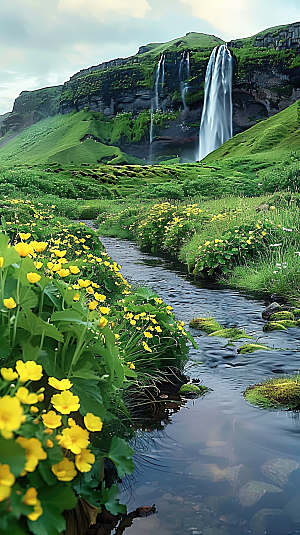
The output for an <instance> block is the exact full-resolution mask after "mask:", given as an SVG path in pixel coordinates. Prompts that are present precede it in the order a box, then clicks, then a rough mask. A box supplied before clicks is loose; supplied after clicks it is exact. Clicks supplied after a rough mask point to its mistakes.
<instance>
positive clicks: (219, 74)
mask: <svg viewBox="0 0 300 535" xmlns="http://www.w3.org/2000/svg"><path fill="white" fill-rule="evenodd" d="M232 61H233V60H232V56H231V54H230V51H229V50H228V48H227V45H221V46H217V47H215V48H214V50H213V51H212V53H211V56H210V59H209V62H208V65H207V70H206V75H205V86H204V106H203V111H202V117H201V124H200V132H199V157H198V160H200V161H201V160H203V158H205V156H207V155H208V154H210V153H211V152H212V151H214V150H216V149H218V148H219V147H220V146H221V145H223V143H225V141H227V140H228V139H230V138H231V137H232V70H233V64H232Z"/></svg>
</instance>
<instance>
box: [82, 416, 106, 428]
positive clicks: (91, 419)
mask: <svg viewBox="0 0 300 535" xmlns="http://www.w3.org/2000/svg"><path fill="white" fill-rule="evenodd" d="M84 425H85V427H86V428H87V429H88V430H89V431H101V429H102V427H103V423H102V421H101V418H99V416H94V414H92V413H91V412H88V413H87V414H86V415H85V417H84Z"/></svg>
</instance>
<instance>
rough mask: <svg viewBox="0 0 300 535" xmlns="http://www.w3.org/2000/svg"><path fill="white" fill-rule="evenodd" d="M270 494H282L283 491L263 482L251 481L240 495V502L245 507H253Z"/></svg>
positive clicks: (241, 490)
mask: <svg viewBox="0 0 300 535" xmlns="http://www.w3.org/2000/svg"><path fill="white" fill-rule="evenodd" d="M268 492H272V493H273V492H274V493H275V492H282V490H281V489H279V488H278V487H275V486H274V485H270V484H269V483H263V482H262V481H249V483H246V485H244V486H243V487H242V488H241V489H240V491H239V493H238V498H239V502H240V504H241V505H242V506H243V507H252V505H254V504H255V503H256V502H258V501H259V500H260V499H261V497H262V496H264V495H265V494H267V493H268Z"/></svg>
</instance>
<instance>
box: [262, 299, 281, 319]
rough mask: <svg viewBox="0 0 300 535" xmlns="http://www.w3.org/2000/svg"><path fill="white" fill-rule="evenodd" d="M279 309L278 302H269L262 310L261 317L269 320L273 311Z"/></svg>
mask: <svg viewBox="0 0 300 535" xmlns="http://www.w3.org/2000/svg"><path fill="white" fill-rule="evenodd" d="M280 310H282V308H281V306H280V304H279V303H276V302H274V303H271V304H270V305H269V306H268V307H267V308H265V310H263V311H262V318H263V319H264V320H267V321H269V319H270V318H271V316H272V314H275V312H279V311H280Z"/></svg>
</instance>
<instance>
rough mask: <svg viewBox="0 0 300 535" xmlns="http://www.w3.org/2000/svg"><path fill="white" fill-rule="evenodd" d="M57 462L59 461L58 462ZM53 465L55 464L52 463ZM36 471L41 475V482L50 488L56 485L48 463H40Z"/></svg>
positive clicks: (55, 479)
mask: <svg viewBox="0 0 300 535" xmlns="http://www.w3.org/2000/svg"><path fill="white" fill-rule="evenodd" d="M58 462H59V461H58ZM53 464H55V463H53ZM38 471H39V473H40V474H41V476H42V478H43V480H44V481H45V482H46V483H47V485H49V487H51V486H52V485H55V484H56V483H57V478H56V477H55V475H54V474H53V472H52V470H51V468H50V466H49V463H48V462H47V460H46V461H40V462H39V464H38Z"/></svg>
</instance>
